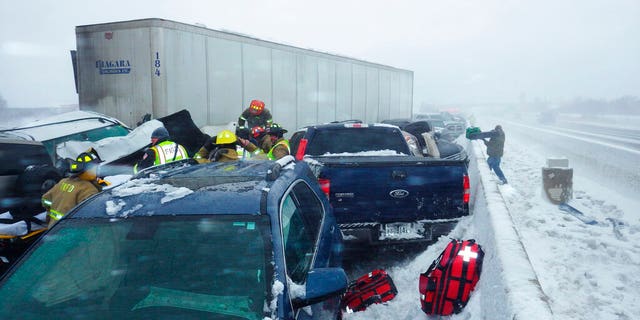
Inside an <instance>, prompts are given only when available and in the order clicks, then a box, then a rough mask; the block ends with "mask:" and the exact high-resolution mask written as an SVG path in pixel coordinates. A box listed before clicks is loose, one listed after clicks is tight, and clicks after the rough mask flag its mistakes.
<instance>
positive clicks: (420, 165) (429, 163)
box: [315, 156, 468, 224]
mask: <svg viewBox="0 0 640 320" xmlns="http://www.w3.org/2000/svg"><path fill="white" fill-rule="evenodd" d="M315 159H316V160H318V161H319V162H321V163H322V164H323V167H322V169H321V171H320V175H319V179H321V180H323V181H324V183H325V184H326V183H327V182H328V187H329V200H330V202H331V205H332V206H333V208H334V212H335V215H336V218H337V221H338V223H340V224H345V223H362V222H380V223H385V222H398V221H407V222H410V221H417V220H439V219H452V218H459V217H461V216H464V215H467V214H468V205H467V204H466V203H465V202H464V201H463V198H464V194H463V193H464V190H463V177H464V175H465V174H466V172H467V163H466V161H465V160H435V159H428V158H421V157H413V156H384V157H380V156H366V157H363V156H341V157H317V158H315ZM400 217H401V218H400Z"/></svg>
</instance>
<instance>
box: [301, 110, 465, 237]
mask: <svg viewBox="0 0 640 320" xmlns="http://www.w3.org/2000/svg"><path fill="white" fill-rule="evenodd" d="M290 144H291V152H292V154H294V155H296V158H297V159H304V160H306V161H308V162H310V163H311V164H313V165H315V172H316V175H317V176H318V181H319V182H320V185H321V186H322V188H323V191H324V192H325V194H326V195H327V197H328V198H329V201H330V202H331V205H332V207H333V210H334V213H335V215H336V219H337V221H338V223H339V224H340V229H341V230H342V233H343V234H344V236H345V241H349V242H350V244H357V243H361V244H367V245H391V246H393V245H395V244H404V243H412V242H424V241H431V240H432V239H437V238H438V237H439V236H440V235H443V234H447V233H448V232H449V231H450V230H451V228H453V227H454V226H455V224H456V223H457V221H458V220H459V219H460V218H461V217H463V216H466V215H468V214H469V196H470V193H469V192H470V189H469V177H468V173H467V167H468V159H467V158H466V157H465V158H462V159H455V160H453V159H436V158H427V157H422V156H415V155H412V153H411V151H410V147H409V146H408V144H407V142H406V140H405V135H404V134H403V133H402V131H401V130H400V128H398V127H397V126H394V125H389V124H364V123H360V122H347V123H331V124H323V125H314V126H309V127H306V128H303V129H301V130H299V131H297V132H296V133H294V134H293V136H292V137H291V139H290Z"/></svg>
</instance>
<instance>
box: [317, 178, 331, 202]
mask: <svg viewBox="0 0 640 320" xmlns="http://www.w3.org/2000/svg"><path fill="white" fill-rule="evenodd" d="M318 183H319V184H320V189H321V190H322V192H324V194H325V195H326V196H327V199H329V191H331V182H330V181H329V179H322V178H318Z"/></svg>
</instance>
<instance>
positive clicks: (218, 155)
mask: <svg viewBox="0 0 640 320" xmlns="http://www.w3.org/2000/svg"><path fill="white" fill-rule="evenodd" d="M248 145H253V144H252V143H251V142H249V141H248V140H246V139H243V138H240V137H238V136H236V135H235V133H233V132H231V131H229V130H222V131H220V133H218V134H217V135H216V136H214V137H212V138H211V139H209V141H207V142H206V143H205V144H204V145H203V146H202V147H201V148H200V150H198V152H197V153H196V155H195V156H194V159H195V160H196V161H198V163H207V162H215V161H219V162H228V161H236V160H238V159H239V158H240V156H239V155H238V151H237V146H241V147H245V146H248ZM253 146H254V148H253V150H255V149H257V148H256V147H255V145H253Z"/></svg>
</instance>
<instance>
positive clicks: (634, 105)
mask: <svg viewBox="0 0 640 320" xmlns="http://www.w3.org/2000/svg"><path fill="white" fill-rule="evenodd" d="M556 110H557V111H558V112H566V113H580V114H632V115H640V98H638V97H635V96H624V97H620V98H617V99H613V100H605V99H591V98H587V99H585V98H576V99H573V100H571V101H569V102H565V103H563V104H561V105H560V106H559V108H557V109H556Z"/></svg>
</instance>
